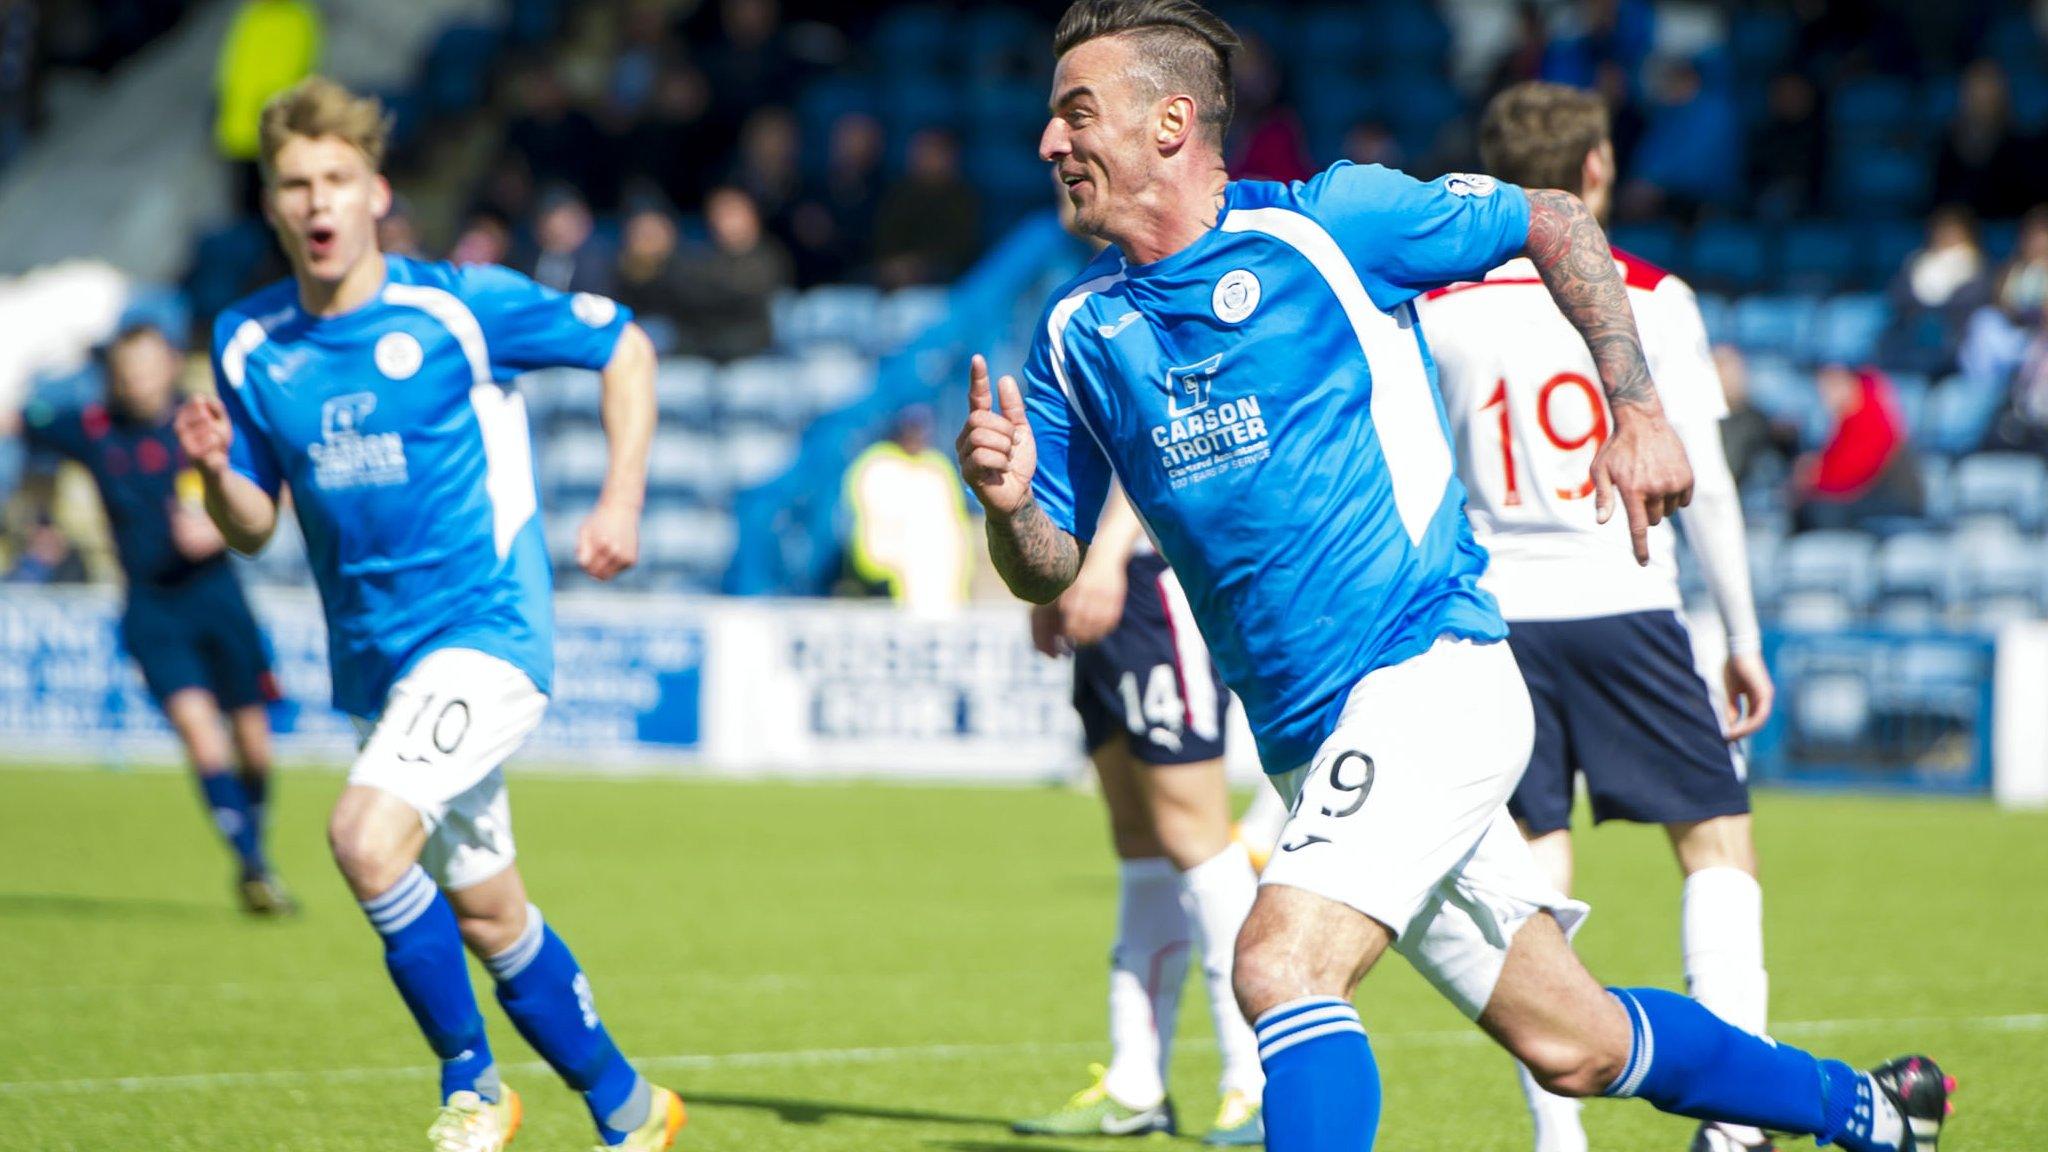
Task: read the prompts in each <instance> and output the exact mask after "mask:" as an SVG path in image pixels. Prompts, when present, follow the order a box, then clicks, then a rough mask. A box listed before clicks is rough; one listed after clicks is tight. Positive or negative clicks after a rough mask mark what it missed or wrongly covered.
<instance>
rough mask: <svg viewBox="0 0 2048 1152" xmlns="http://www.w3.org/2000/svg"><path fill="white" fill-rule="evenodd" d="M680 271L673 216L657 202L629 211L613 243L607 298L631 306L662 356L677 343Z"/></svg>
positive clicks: (682, 292) (684, 307)
mask: <svg viewBox="0 0 2048 1152" xmlns="http://www.w3.org/2000/svg"><path fill="white" fill-rule="evenodd" d="M683 272H684V270H683V268H682V267H681V266H680V265H679V264H678V262H677V260H676V222H675V219H674V218H673V217H672V216H670V215H669V213H668V212H667V211H666V210H665V209H663V208H661V207H659V206H658V205H653V204H643V205H641V206H640V207H639V208H636V209H634V210H633V213H632V215H630V216H628V217H626V226H625V231H624V235H623V236H622V238H621V240H620V243H619V263H618V268H617V269H616V270H615V272H614V273H613V288H612V297H613V298H614V299H616V300H617V301H618V302H619V303H621V304H624V305H625V306H626V307H628V308H631V309H632V310H633V318H634V319H635V320H636V321H638V322H639V324H640V327H641V328H642V329H644V330H645V331H646V333H647V338H648V339H650V340H652V341H654V349H655V351H657V352H661V353H663V354H667V353H670V352H674V351H676V349H677V348H678V346H679V345H680V340H681V338H680V334H679V333H680V324H681V318H682V316H683V315H684V314H685V312H687V311H688V303H687V298H686V293H687V288H686V285H685V283H684V276H683Z"/></svg>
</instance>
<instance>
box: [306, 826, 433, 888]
mask: <svg viewBox="0 0 2048 1152" xmlns="http://www.w3.org/2000/svg"><path fill="white" fill-rule="evenodd" d="M327 846H328V849H329V850H330V851H332V852H333V853H334V863H335V864H336V865H337V866H338V867H339V868H340V869H341V874H342V876H344V877H345V878H347V880H348V882H349V886H350V887H352V888H354V889H355V890H356V892H357V894H358V895H359V896H365V897H369V896H375V895H377V894H379V893H381V892H382V891H384V890H385V889H387V888H389V887H390V886H391V885H393V884H395V883H397V882H398V880H399V878H400V877H402V876H404V875H405V872H406V869H408V868H410V867H412V863H413V862H412V860H411V859H410V858H409V857H408V856H407V854H406V852H405V838H404V837H403V836H402V835H398V834H395V833H393V832H392V830H391V829H389V828H388V827H386V826H384V824H383V823H382V822H380V821H377V820H374V819H371V818H369V816H368V814H366V813H359V812H350V811H337V812H335V814H334V815H333V817H332V818H330V819H329V820H328V822H327Z"/></svg>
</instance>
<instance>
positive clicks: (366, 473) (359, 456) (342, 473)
mask: <svg viewBox="0 0 2048 1152" xmlns="http://www.w3.org/2000/svg"><path fill="white" fill-rule="evenodd" d="M376 410H377V394H376V393H375V392H351V393H349V394H348V395H346V396H336V397H334V398H333V399H331V400H329V401H328V402H327V403H325V404H322V405H321V406H320V439H319V441H318V442H317V443H313V444H309V445H307V446H306V454H307V455H308V456H310V457H312V460H313V483H314V484H316V485H318V486H319V487H320V488H322V489H323V490H325V491H328V492H338V491H342V490H345V489H349V488H386V487H390V486H392V485H397V484H403V483H405V481H406V475H407V472H406V466H405V440H404V439H403V438H402V437H400V436H399V435H398V433H396V432H364V431H363V424H364V423H365V422H367V421H368V420H369V418H370V413H372V412H375V411H376Z"/></svg>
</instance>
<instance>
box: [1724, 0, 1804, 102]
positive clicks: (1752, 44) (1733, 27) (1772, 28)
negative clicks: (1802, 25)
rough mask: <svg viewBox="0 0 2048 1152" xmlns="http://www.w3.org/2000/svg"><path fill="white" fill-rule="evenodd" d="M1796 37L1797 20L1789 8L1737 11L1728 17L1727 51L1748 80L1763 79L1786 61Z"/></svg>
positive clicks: (1797, 31)
mask: <svg viewBox="0 0 2048 1152" xmlns="http://www.w3.org/2000/svg"><path fill="white" fill-rule="evenodd" d="M1798 41H1799V24H1798V22H1797V20H1795V19H1794V18H1793V16H1792V14H1791V13H1790V12H1774V11H1740V12H1737V13H1735V14H1734V16H1732V17H1731V18H1730V19H1729V23H1728V52H1729V55H1730V56H1732V57H1733V58H1734V61H1735V67H1736V69H1737V71H1738V72H1739V73H1740V74H1741V76H1742V77H1743V78H1744V79H1746V80H1749V81H1752V82H1756V81H1763V80H1767V79H1769V78H1770V77H1771V76H1772V75H1773V74H1774V73H1776V72H1778V71H1779V70H1780V69H1781V68H1783V67H1784V66H1785V65H1786V64H1788V63H1790V62H1791V59H1792V50H1793V48H1794V47H1795V46H1796V45H1797V43H1798ZM1757 86H1758V87H1761V86H1762V85H1761V84H1760V83H1759V84H1758V85H1757Z"/></svg>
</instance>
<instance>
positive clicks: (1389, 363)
mask: <svg viewBox="0 0 2048 1152" xmlns="http://www.w3.org/2000/svg"><path fill="white" fill-rule="evenodd" d="M1221 227H1222V230H1223V231H1225V232H1257V233H1260V234H1263V235H1266V236H1271V237H1272V238H1273V239H1275V240H1278V241H1279V242H1281V243H1282V244H1285V245H1287V246H1288V247H1289V248H1292V249H1294V250H1295V251H1296V252H1297V253H1299V254H1300V255H1301V257H1302V258H1303V259H1305V260H1307V261H1308V262H1309V264H1310V265H1312V266H1313V267H1314V268H1315V270H1316V273H1317V274H1318V275H1320V276H1321V277H1322V278H1323V282H1324V283H1325V284H1327V285H1328V286H1329V289H1330V292H1331V293H1332V294H1333V295H1335V296H1336V297H1337V303H1338V305H1339V306H1340V307H1342V308H1343V309H1344V315H1345V317H1346V318H1347V319H1348V320H1350V321H1351V331H1352V334H1353V335H1354V336H1356V337H1357V339H1358V347H1359V350H1360V351H1361V352H1363V353H1364V354H1365V361H1366V367H1367V370H1368V371H1370V372H1371V373H1372V401H1371V404H1372V425H1373V433H1374V435H1375V437H1376V438H1377V439H1378V440H1379V446H1380V455H1381V456H1382V457H1383V458H1384V459H1385V460H1386V463H1387V475H1388V479H1389V481H1390V482H1391V485H1392V487H1393V491H1394V507H1395V509H1396V511H1398V512H1399V513H1400V515H1401V524H1402V526H1403V527H1405V528H1406V529H1407V530H1408V539H1409V542H1410V543H1413V544H1418V545H1419V544H1421V543H1422V538H1423V537H1424V536H1425V535H1427V534H1428V532H1429V526H1430V524H1431V522H1433V521H1434V520H1435V519H1436V514H1437V511H1438V509H1440V508H1441V507H1442V506H1443V502H1444V493H1445V491H1446V490H1447V489H1448V488H1449V486H1450V482H1451V476H1452V474H1453V473H1454V471H1455V465H1454V463H1453V461H1452V458H1451V443H1450V441H1449V440H1448V439H1447V438H1446V437H1445V435H1444V429H1443V424H1442V422H1441V421H1440V420H1439V418H1438V416H1437V402H1436V395H1435V390H1434V389H1432V388H1431V387H1430V383H1429V369H1428V368H1427V367H1426V366H1425V365H1424V364H1423V360H1422V344H1421V341H1420V338H1419V337H1418V336H1417V335H1416V332H1415V328H1414V317H1415V313H1414V310H1413V308H1404V309H1403V312H1404V313H1405V314H1406V316H1407V319H1408V323H1406V324H1403V323H1402V322H1401V320H1400V319H1399V318H1397V317H1395V316H1394V315H1392V314H1390V313H1387V312H1383V311H1381V310H1380V307H1379V305H1377V304H1374V303H1373V300H1372V296H1371V294H1369V293H1368V292H1366V290H1365V285H1364V283H1363V282H1361V281H1360V280H1359V278H1358V270H1357V269H1355V268H1353V267H1352V266H1351V262H1350V261H1349V260H1348V259H1346V258H1345V256H1344V250H1343V249H1342V248H1339V247H1338V246H1337V241H1336V240H1334V239H1332V238H1331V236H1330V234H1329V233H1328V232H1327V231H1325V230H1324V229H1323V226H1322V225H1320V224H1318V223H1316V222H1315V221H1314V220H1312V219H1310V218H1309V217H1307V216H1304V215H1302V214H1301V213H1299V212H1294V211H1290V210H1289V209H1286V208H1240V209H1238V210H1236V211H1233V212H1231V213H1230V214H1229V215H1228V216H1225V217H1224V218H1223V223H1222V225H1221Z"/></svg>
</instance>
